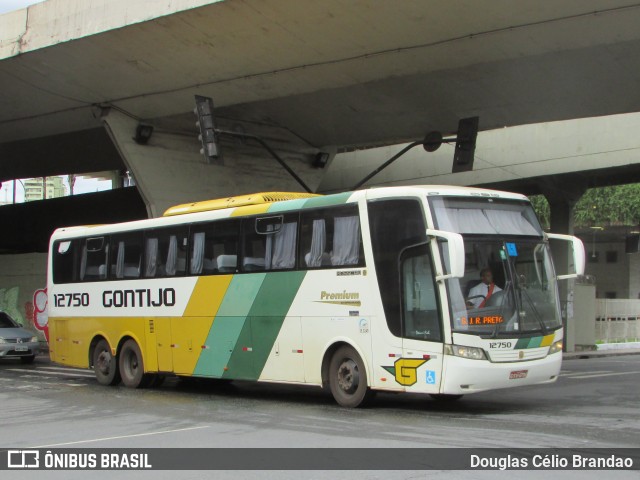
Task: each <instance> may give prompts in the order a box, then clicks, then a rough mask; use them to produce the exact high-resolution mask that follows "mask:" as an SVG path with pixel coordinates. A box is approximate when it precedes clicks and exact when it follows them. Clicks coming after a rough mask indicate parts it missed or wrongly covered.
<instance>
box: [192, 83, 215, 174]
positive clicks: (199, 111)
mask: <svg viewBox="0 0 640 480" xmlns="http://www.w3.org/2000/svg"><path fill="white" fill-rule="evenodd" d="M195 98H196V108H195V109H194V110H193V113H195V114H196V115H197V116H198V121H197V123H196V126H197V127H198V128H199V129H200V135H198V139H199V140H200V141H201V142H202V148H201V149H200V153H202V154H203V155H204V158H205V159H206V160H207V162H211V161H212V160H216V159H218V158H219V157H220V147H219V146H218V137H217V135H216V131H215V126H214V120H213V100H212V99H211V98H209V97H202V96H200V95H196V96H195Z"/></svg>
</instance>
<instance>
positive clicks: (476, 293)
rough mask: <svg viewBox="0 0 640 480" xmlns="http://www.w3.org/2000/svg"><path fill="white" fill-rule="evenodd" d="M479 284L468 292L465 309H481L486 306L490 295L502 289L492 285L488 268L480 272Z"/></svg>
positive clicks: (491, 276)
mask: <svg viewBox="0 0 640 480" xmlns="http://www.w3.org/2000/svg"><path fill="white" fill-rule="evenodd" d="M480 280H481V281H480V283H478V284H477V285H476V286H475V287H473V288H472V289H471V290H469V297H468V298H467V307H469V308H482V307H484V306H485V305H486V303H487V301H488V300H489V298H491V295H493V294H494V293H496V292H499V291H501V290H502V289H501V288H500V287H499V286H497V285H496V284H495V283H493V273H492V272H491V269H490V268H489V267H485V268H483V269H482V270H480Z"/></svg>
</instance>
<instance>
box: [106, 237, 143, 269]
mask: <svg viewBox="0 0 640 480" xmlns="http://www.w3.org/2000/svg"><path fill="white" fill-rule="evenodd" d="M111 251H112V252H113V253H112V255H111V260H110V278H112V279H129V278H140V270H141V266H142V233H141V232H133V233H126V234H121V235H114V236H112V237H111Z"/></svg>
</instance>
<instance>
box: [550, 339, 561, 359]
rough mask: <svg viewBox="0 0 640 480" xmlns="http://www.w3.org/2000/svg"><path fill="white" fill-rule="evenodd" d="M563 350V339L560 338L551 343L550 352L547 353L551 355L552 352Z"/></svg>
mask: <svg viewBox="0 0 640 480" xmlns="http://www.w3.org/2000/svg"><path fill="white" fill-rule="evenodd" d="M561 351H562V340H558V341H557V342H554V343H552V344H551V346H550V347H549V353H547V355H551V354H552V353H558V352H561Z"/></svg>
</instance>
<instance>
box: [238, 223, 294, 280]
mask: <svg viewBox="0 0 640 480" xmlns="http://www.w3.org/2000/svg"><path fill="white" fill-rule="evenodd" d="M297 236H298V215H297V214H285V215H275V216H274V215H271V216H268V217H258V218H250V219H247V220H245V226H244V248H243V258H242V270H243V271H245V272H252V271H261V270H288V269H292V268H295V266H296V251H297Z"/></svg>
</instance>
